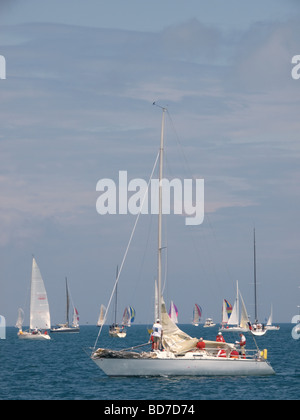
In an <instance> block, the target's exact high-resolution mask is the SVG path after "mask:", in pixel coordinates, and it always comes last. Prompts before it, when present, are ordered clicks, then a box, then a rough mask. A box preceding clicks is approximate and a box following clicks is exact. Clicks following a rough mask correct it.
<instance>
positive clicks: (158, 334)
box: [152, 319, 163, 350]
mask: <svg viewBox="0 0 300 420" xmlns="http://www.w3.org/2000/svg"><path fill="white" fill-rule="evenodd" d="M152 335H153V350H159V347H160V344H161V341H162V336H163V329H162V325H161V324H160V320H159V319H157V320H156V323H155V324H153V334H152Z"/></svg>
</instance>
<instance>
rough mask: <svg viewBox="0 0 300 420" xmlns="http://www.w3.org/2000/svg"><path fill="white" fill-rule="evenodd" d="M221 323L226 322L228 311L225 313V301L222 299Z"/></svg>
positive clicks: (224, 323)
mask: <svg viewBox="0 0 300 420" xmlns="http://www.w3.org/2000/svg"><path fill="white" fill-rule="evenodd" d="M222 324H223V325H226V324H228V313H227V305H226V301H225V300H223V307H222Z"/></svg>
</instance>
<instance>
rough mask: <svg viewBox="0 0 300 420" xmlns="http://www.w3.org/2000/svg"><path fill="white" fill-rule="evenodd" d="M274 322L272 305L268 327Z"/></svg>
mask: <svg viewBox="0 0 300 420" xmlns="http://www.w3.org/2000/svg"><path fill="white" fill-rule="evenodd" d="M272 324H273V305H271V313H270V316H269V319H268V322H267V327H271V325H272Z"/></svg>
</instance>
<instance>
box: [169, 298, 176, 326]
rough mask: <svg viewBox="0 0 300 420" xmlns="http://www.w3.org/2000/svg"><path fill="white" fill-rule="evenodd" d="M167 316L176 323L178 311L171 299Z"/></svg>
mask: <svg viewBox="0 0 300 420" xmlns="http://www.w3.org/2000/svg"><path fill="white" fill-rule="evenodd" d="M169 317H170V318H171V320H172V321H173V322H174V324H178V311H177V308H176V306H175V305H174V302H173V301H171V306H170V311H169Z"/></svg>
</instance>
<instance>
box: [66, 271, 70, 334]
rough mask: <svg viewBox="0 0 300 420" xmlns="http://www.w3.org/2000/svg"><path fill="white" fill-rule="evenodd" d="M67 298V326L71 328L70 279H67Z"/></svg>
mask: <svg viewBox="0 0 300 420" xmlns="http://www.w3.org/2000/svg"><path fill="white" fill-rule="evenodd" d="M66 297H67V317H66V318H67V326H69V321H70V320H69V310H70V298H69V289H68V279H67V277H66Z"/></svg>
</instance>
